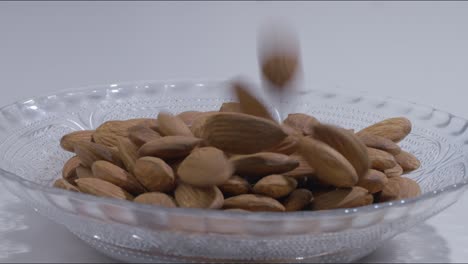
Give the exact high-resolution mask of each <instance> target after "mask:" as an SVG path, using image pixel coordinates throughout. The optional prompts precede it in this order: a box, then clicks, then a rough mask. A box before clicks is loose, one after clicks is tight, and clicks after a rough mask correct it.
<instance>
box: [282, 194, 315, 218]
mask: <svg viewBox="0 0 468 264" xmlns="http://www.w3.org/2000/svg"><path fill="white" fill-rule="evenodd" d="M311 200H312V192H311V191H309V190H307V189H296V190H294V191H293V192H292V193H291V194H290V195H289V196H288V198H286V200H285V201H284V202H283V205H284V208H285V209H286V212H293V211H300V210H302V209H304V208H305V207H306V206H307V205H309V204H310V202H311Z"/></svg>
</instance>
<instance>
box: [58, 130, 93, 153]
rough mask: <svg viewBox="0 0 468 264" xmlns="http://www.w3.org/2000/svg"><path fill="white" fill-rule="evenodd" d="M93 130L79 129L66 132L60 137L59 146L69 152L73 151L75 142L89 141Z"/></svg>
mask: <svg viewBox="0 0 468 264" xmlns="http://www.w3.org/2000/svg"><path fill="white" fill-rule="evenodd" d="M93 133H94V130H80V131H75V132H71V133H69V134H66V135H65V136H63V137H62V138H61V139H60V146H61V147H62V148H63V149H64V150H66V151H70V152H75V144H76V143H77V142H81V141H85V142H91V140H92V137H93Z"/></svg>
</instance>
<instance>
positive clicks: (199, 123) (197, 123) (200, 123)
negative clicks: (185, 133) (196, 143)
mask: <svg viewBox="0 0 468 264" xmlns="http://www.w3.org/2000/svg"><path fill="white" fill-rule="evenodd" d="M217 113H219V112H218V111H209V112H203V114H201V115H200V116H198V117H197V118H196V119H195V120H193V122H192V125H191V126H190V131H192V133H193V135H194V136H195V137H197V138H200V137H201V136H202V132H203V127H204V125H205V122H206V119H208V117H209V116H210V115H214V114H217Z"/></svg>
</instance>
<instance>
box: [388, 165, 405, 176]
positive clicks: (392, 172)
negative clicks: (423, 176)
mask: <svg viewBox="0 0 468 264" xmlns="http://www.w3.org/2000/svg"><path fill="white" fill-rule="evenodd" d="M384 173H385V175H387V177H388V178H393V177H399V176H401V175H402V174H403V168H402V167H401V166H400V165H399V164H397V165H395V167H393V168H390V169H386V170H384Z"/></svg>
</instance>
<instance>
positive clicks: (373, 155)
mask: <svg viewBox="0 0 468 264" xmlns="http://www.w3.org/2000/svg"><path fill="white" fill-rule="evenodd" d="M367 154H368V155H369V160H370V162H371V168H372V169H376V170H379V171H385V170H386V169H390V168H393V167H395V165H397V162H396V160H395V158H394V157H393V155H392V154H390V153H388V152H385V151H383V150H380V149H375V148H367Z"/></svg>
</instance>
